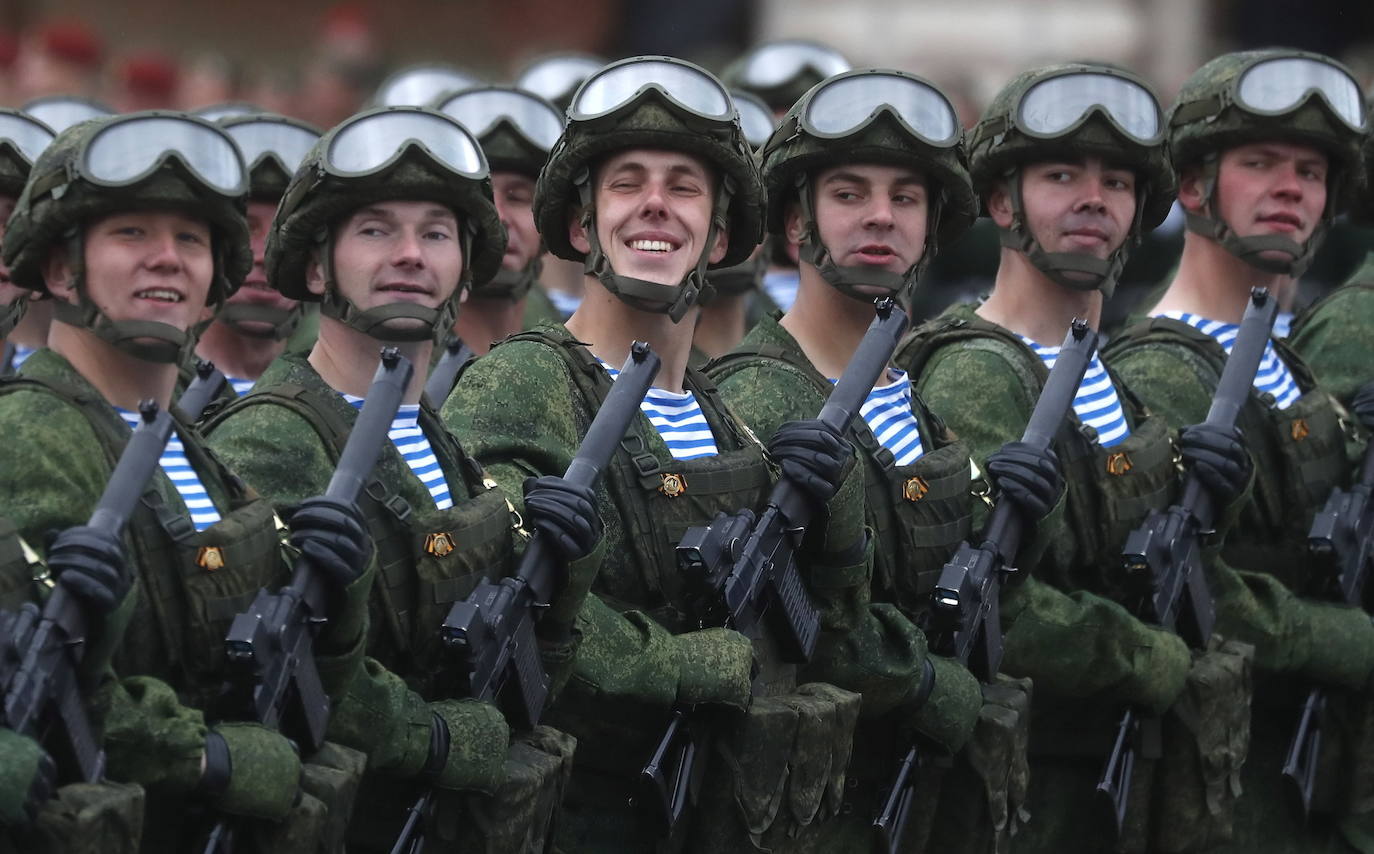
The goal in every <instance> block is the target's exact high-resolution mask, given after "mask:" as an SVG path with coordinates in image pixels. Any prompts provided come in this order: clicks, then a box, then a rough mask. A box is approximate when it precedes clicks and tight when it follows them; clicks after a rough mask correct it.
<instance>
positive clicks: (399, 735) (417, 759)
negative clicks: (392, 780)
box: [329, 658, 504, 806]
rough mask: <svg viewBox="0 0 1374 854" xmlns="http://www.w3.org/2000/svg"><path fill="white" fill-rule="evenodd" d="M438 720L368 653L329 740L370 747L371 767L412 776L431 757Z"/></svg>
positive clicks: (334, 716) (337, 710)
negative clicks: (435, 725)
mask: <svg viewBox="0 0 1374 854" xmlns="http://www.w3.org/2000/svg"><path fill="white" fill-rule="evenodd" d="M433 725H434V715H433V713H432V712H431V711H430V708H429V704H428V703H426V702H425V701H424V699H423V698H421V697H420V696H419V695H418V694H416V693H415V692H414V691H411V690H410V688H409V687H407V686H406V684H405V682H403V681H402V680H401V678H400V677H398V676H397V675H395V674H394V673H392V672H390V671H389V670H387V669H386V668H385V667H383V666H382V665H381V664H380V663H379V662H378V661H376V660H375V659H372V658H368V659H366V660H365V663H364V666H363V668H362V670H361V671H360V672H359V673H358V675H357V676H356V677H355V678H354V680H353V682H352V683H350V684H349V686H348V693H346V694H345V695H344V697H343V698H342V699H341V700H340V701H339V702H338V703H337V704H336V705H335V706H334V708H333V710H332V713H331V714H330V716H329V740H330V741H335V742H338V743H339V744H342V745H345V746H347V747H351V748H354V749H355V750H361V751H363V752H364V753H366V754H367V757H368V760H367V768H368V771H369V772H371V773H377V774H384V775H386V776H389V777H397V778H401V779H409V778H412V777H415V776H416V775H418V774H419V773H420V770H421V769H422V768H424V765H425V760H426V759H428V758H429V737H430V730H431V729H432V728H433ZM502 746H503V747H504V745H502ZM364 806H366V805H364Z"/></svg>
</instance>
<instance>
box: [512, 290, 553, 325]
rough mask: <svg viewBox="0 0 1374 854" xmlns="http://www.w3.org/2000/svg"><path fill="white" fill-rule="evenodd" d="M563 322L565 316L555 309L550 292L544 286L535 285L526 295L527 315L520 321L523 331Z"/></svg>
mask: <svg viewBox="0 0 1374 854" xmlns="http://www.w3.org/2000/svg"><path fill="white" fill-rule="evenodd" d="M562 322H563V315H562V314H560V313H559V311H558V309H557V308H554V305H553V300H551V299H549V293H548V291H546V290H544V286H543V285H541V284H539V283H538V282H536V283H535V285H534V287H532V288H530V291H529V293H528V294H526V295H525V315H524V317H523V319H522V320H521V321H520V328H521V329H533V328H534V327H536V326H539V325H541V324H556V323H562Z"/></svg>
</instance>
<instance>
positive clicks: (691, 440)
mask: <svg viewBox="0 0 1374 854" xmlns="http://www.w3.org/2000/svg"><path fill="white" fill-rule="evenodd" d="M601 366H602V367H603V368H605V369H606V373H608V374H610V375H611V379H615V378H616V376H617V375H618V374H619V373H620V371H618V370H616V369H615V368H612V367H611V366H610V365H607V364H606V363H605V362H602V363H601ZM639 411H640V412H643V413H644V414H645V415H646V416H647V417H648V419H649V423H650V424H652V425H654V429H655V430H657V431H658V435H659V436H661V437H662V438H663V443H664V444H665V445H667V446H668V453H670V454H672V455H673V459H675V460H695V459H697V458H698V457H714V456H715V455H716V454H718V453H720V451H719V450H718V449H717V448H716V439H715V437H714V436H712V435H711V425H709V424H707V423H706V416H705V415H703V414H702V412H701V404H700V403H697V397H696V395H695V394H692V393H691V392H690V391H684V392H682V393H681V394H679V393H677V392H671V391H664V390H663V389H661V388H652V387H651V388H650V389H649V392H648V394H646V395H644V399H643V400H642V401H640V403H639Z"/></svg>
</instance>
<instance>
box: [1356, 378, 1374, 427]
mask: <svg viewBox="0 0 1374 854" xmlns="http://www.w3.org/2000/svg"><path fill="white" fill-rule="evenodd" d="M1350 411H1351V412H1353V413H1355V417H1356V418H1358V419H1359V420H1360V423H1361V424H1363V425H1364V427H1365V429H1366V430H1374V382H1367V383H1365V384H1364V385H1362V386H1360V389H1359V391H1357V392H1355V396H1354V397H1353V398H1351V399H1350Z"/></svg>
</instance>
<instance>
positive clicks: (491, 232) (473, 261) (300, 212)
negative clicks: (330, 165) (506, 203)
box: [265, 107, 506, 337]
mask: <svg viewBox="0 0 1374 854" xmlns="http://www.w3.org/2000/svg"><path fill="white" fill-rule="evenodd" d="M398 111H407V112H419V113H424V114H427V115H431V116H437V117H439V118H442V119H443V120H444V121H445V122H448V123H451V124H453V126H454V128H455V132H459V131H458V130H457V129H458V128H460V127H461V126H459V125H458V123H457V122H455V121H454V120H453V119H451V118H449V117H448V116H446V115H444V114H443V113H439V112H435V111H434V110H429V109H423V108H420V107H384V108H379V109H374V110H368V111H365V112H362V113H359V114H357V115H356V116H353V117H352V118H351V119H348V120H347V121H345V122H344V123H343V124H340V125H339V126H337V127H335V128H334V129H333V130H331V131H329V132H328V133H326V134H325V135H324V137H322V138H321V139H320V141H319V142H318V143H317V144H316V145H315V147H314V148H313V149H311V151H310V153H309V154H307V155H306V157H305V160H304V161H302V163H301V166H300V168H299V169H297V170H296V174H295V176H293V177H292V179H291V183H290V185H289V186H288V187H287V190H286V194H285V195H284V196H283V197H282V201H281V205H280V206H279V207H278V208H277V216H276V218H275V219H274V220H273V221H272V231H271V234H270V235H268V238H267V253H266V261H265V263H266V267H267V280H268V281H269V282H271V283H272V286H273V287H275V288H276V289H277V290H279V291H281V292H282V293H283V294H285V295H286V296H289V297H291V298H292V299H299V300H310V301H315V302H319V301H321V297H318V296H316V295H315V294H312V293H311V292H310V291H309V289H308V288H307V287H306V270H307V268H308V266H309V264H310V261H311V258H312V257H313V255H314V253H316V252H320V253H321V254H322V255H323V256H324V260H325V265H326V269H328V270H330V272H329V273H328V274H327V275H328V277H329V278H331V279H332V278H333V273H332V257H331V255H332V242H333V229H334V228H335V226H337V225H338V224H339V223H340V222H341V221H342V220H343V219H344V218H345V217H347V216H349V215H350V214H352V213H353V212H354V211H356V210H358V209H359V208H362V207H365V206H367V205H371V204H377V203H379V202H388V201H432V202H437V203H438V204H441V205H444V206H445V207H448V208H449V209H450V210H452V211H453V213H454V214H455V215H456V216H457V217H458V219H459V226H460V229H461V231H462V237H461V240H462V248H463V273H462V278H461V279H460V281H459V287H458V289H457V290H455V291H454V293H453V296H452V297H451V298H450V300H449V301H448V303H447V304H446V305H445V306H444V307H441V309H440V314H442V315H447V320H446V321H445V319H444V317H436V318H433V319H432V323H433V329H432V332H433V333H434V335H436V336H437V335H443V334H446V333H447V331H448V329H449V328H450V327H451V326H452V325H453V319H454V317H455V316H456V313H457V305H458V301H459V298H460V295H461V292H462V290H463V288H465V287H468V286H469V285H471V284H472V283H482V282H486V281H487V280H489V279H490V278H491V277H492V276H493V275H494V274H495V273H496V271H497V270H499V269H500V267H501V258H502V257H503V256H504V255H505V250H506V232H505V229H504V228H503V227H502V225H501V220H500V217H498V216H497V213H496V206H495V204H494V203H493V202H492V194H491V179H490V177H485V176H484V177H482V178H480V179H475V178H473V177H470V176H467V175H462V174H459V173H457V172H455V171H453V170H451V169H449V168H447V167H445V166H443V165H441V164H439V163H438V162H437V161H436V160H434V158H432V157H431V156H430V155H429V154H428V153H426V152H425V151H424V149H423V148H421V147H420V146H419V145H410V146H409V147H407V148H406V149H405V151H404V153H403V154H401V156H399V157H397V158H396V159H395V160H393V161H392V162H391V163H390V164H389V165H387V166H385V167H384V168H383V169H381V170H380V171H377V172H373V173H370V174H367V175H361V176H350V177H342V176H339V175H336V174H334V173H333V172H330V171H328V170H327V169H326V167H325V162H326V154H327V151H328V148H329V145H330V143H331V142H332V141H333V139H334V137H335V136H336V135H337V134H338V132H339V131H340V130H341V129H343V128H345V127H347V126H348V125H349V124H351V123H353V122H355V121H359V120H361V119H364V118H367V117H370V116H374V115H378V114H381V113H387V112H398ZM482 165H483V168H484V171H485V166H486V164H485V161H483V164H482ZM326 290H327V297H330V296H332V295H334V294H336V292H337V289H335V288H327V289H326ZM323 302H324V305H323V306H322V308H321V310H322V311H324V312H326V313H330V312H332V311H335V310H336V309H338V310H342V312H343V313H344V314H345V315H346V317H344V318H339V319H342V320H344V322H346V323H350V319H349V317H347V316H348V315H351V316H352V317H356V316H357V313H356V310H355V311H354V312H352V313H350V312H349V311H348V308H351V306H347V307H345V304H347V300H343V299H342V298H339V299H337V300H335V299H332V298H325V299H324V300H323ZM336 303H337V305H336ZM410 305H411V304H409V303H406V304H400V307H401V308H405V307H406V306H410ZM331 306H332V308H331ZM384 308H391V306H386V307H384ZM380 319H381V320H385V319H387V318H380ZM350 325H352V324H351V323H350ZM356 328H359V330H360V331H363V332H365V333H367V334H373V335H376V336H377V337H382V335H383V334H385V331H384V330H383V329H382V328H380V327H375V323H374V324H372V325H366V324H365V328H364V327H356Z"/></svg>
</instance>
